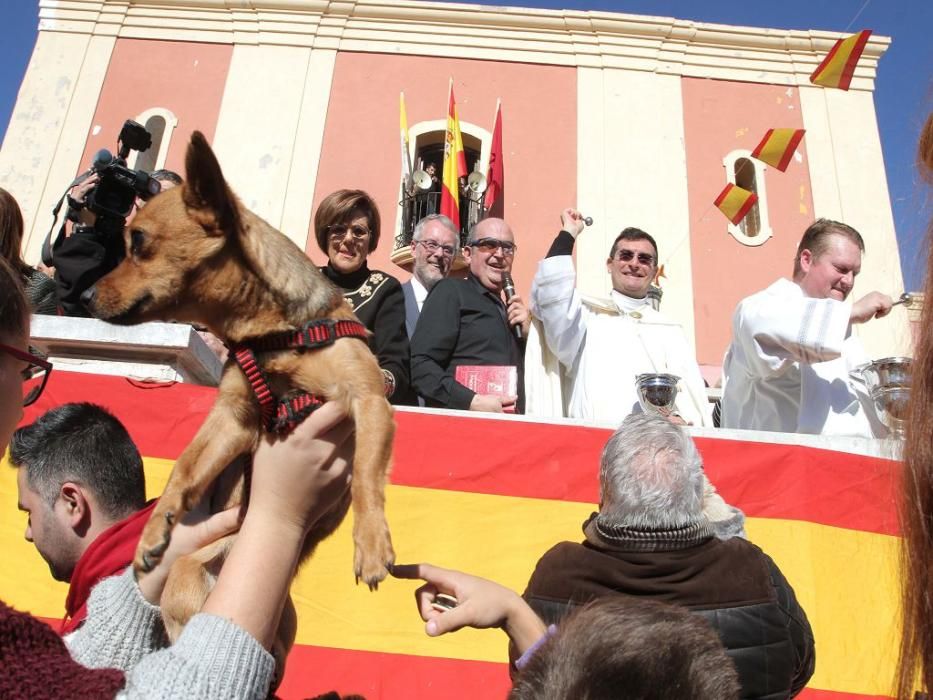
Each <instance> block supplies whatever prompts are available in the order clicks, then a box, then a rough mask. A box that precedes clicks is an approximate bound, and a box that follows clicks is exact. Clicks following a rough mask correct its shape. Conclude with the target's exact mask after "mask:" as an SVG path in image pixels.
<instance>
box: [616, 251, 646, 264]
mask: <svg viewBox="0 0 933 700" xmlns="http://www.w3.org/2000/svg"><path fill="white" fill-rule="evenodd" d="M614 257H615V259H616V260H621V261H622V262H631V261H632V259H633V258H636V257H637V258H638V262H639V263H641V264H642V265H647V266H648V267H652V266H653V265H654V256H653V255H650V254H648V253H636V252H635V251H634V250H628V249H627V248H621V249H620V250H619V252H618V253H616V254H615V256H614Z"/></svg>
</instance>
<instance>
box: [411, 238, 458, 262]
mask: <svg viewBox="0 0 933 700" xmlns="http://www.w3.org/2000/svg"><path fill="white" fill-rule="evenodd" d="M418 243H420V244H421V245H423V246H424V249H425V250H426V251H428V253H430V254H431V255H433V254H434V253H436V252H437V251H439V250H440V251H442V252H443V253H444V255H445V256H447V257H448V258H452V257H453V256H454V253H456V252H457V249H456V248H454V247H453V246H452V245H441V244H440V243H438V242H437V241H432V240H423V241H415V244H416V245H417V244H418Z"/></svg>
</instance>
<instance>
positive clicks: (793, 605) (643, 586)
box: [524, 414, 815, 698]
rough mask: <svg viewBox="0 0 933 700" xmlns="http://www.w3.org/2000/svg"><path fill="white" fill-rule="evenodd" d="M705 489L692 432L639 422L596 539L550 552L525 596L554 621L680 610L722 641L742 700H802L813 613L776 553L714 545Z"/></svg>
mask: <svg viewBox="0 0 933 700" xmlns="http://www.w3.org/2000/svg"><path fill="white" fill-rule="evenodd" d="M705 481H706V479H705V477H704V474H703V463H702V460H701V458H700V455H699V453H698V452H697V449H696V446H695V445H694V444H693V440H692V439H691V438H690V436H689V435H688V434H687V433H686V432H685V431H684V430H683V429H681V428H680V427H678V426H676V425H673V424H672V423H670V422H669V421H667V420H666V419H664V418H660V417H658V416H654V415H650V414H633V415H630V416H629V417H628V418H626V419H625V420H624V421H623V423H622V425H621V427H620V428H619V429H618V430H617V431H616V432H615V433H614V434H613V435H612V437H611V438H609V441H608V442H607V443H606V447H605V448H604V449H603V454H602V459H601V464H600V471H599V483H600V504H599V512H598V513H594V514H593V515H592V516H590V519H589V520H588V521H587V522H586V523H585V525H584V528H583V531H584V534H585V535H586V541H585V542H583V543H576V542H561V543H559V544H557V545H556V546H554V547H552V548H551V549H550V550H549V551H548V552H547V553H545V555H544V556H543V557H542V558H541V560H540V561H539V562H538V565H537V566H536V567H535V570H534V573H532V575H531V580H530V581H529V582H528V587H527V589H526V590H525V594H524V595H525V599H526V600H527V601H528V603H529V605H531V607H532V608H533V609H534V610H535V612H537V613H538V615H539V616H540V617H541V619H542V620H544V621H545V622H546V623H549V624H550V623H556V622H557V621H558V620H560V619H561V618H562V617H563V616H564V615H566V614H567V613H569V612H570V611H571V610H572V609H573V608H574V607H575V606H578V605H583V604H585V603H587V602H588V601H590V600H594V599H596V598H601V597H603V596H608V595H617V594H622V595H631V596H635V597H638V598H649V599H655V600H662V601H664V602H667V603H675V604H678V605H682V606H684V607H686V608H688V609H690V610H693V611H694V612H696V613H697V614H698V615H701V616H703V617H704V618H706V619H707V621H708V622H709V623H710V624H711V625H712V626H713V628H714V629H715V630H716V632H718V634H719V637H720V639H721V640H722V643H723V646H724V647H725V648H726V652H727V654H728V655H729V656H730V658H732V660H733V662H734V663H735V666H736V669H737V670H738V672H739V679H740V681H741V684H742V697H743V698H771V697H788V696H793V695H796V694H797V693H798V692H800V690H801V689H803V687H804V685H806V683H807V681H808V680H809V678H810V676H812V675H813V669H814V663H815V656H814V648H813V633H812V631H811V629H810V624H809V622H808V621H807V616H806V614H805V613H804V611H803V608H802V607H801V606H800V604H799V603H798V602H797V599H796V597H795V595H794V590H793V588H791V586H790V584H789V583H788V582H787V580H786V579H785V578H784V576H783V574H782V573H781V571H780V569H778V567H777V565H776V564H775V563H774V562H773V561H772V560H771V558H770V557H769V556H768V555H767V554H765V553H764V552H762V551H761V550H760V549H759V548H758V547H756V546H755V545H753V544H751V543H750V542H748V541H747V540H745V539H742V538H740V537H733V538H731V539H728V540H721V539H719V538H717V537H716V536H715V534H714V532H713V529H712V527H711V525H710V522H709V520H708V519H707V516H706V514H705V513H704V482H705Z"/></svg>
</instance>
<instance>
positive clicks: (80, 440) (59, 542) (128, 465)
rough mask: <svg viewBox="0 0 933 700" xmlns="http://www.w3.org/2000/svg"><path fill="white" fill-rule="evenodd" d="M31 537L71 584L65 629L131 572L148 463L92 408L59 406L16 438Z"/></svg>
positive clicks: (144, 516) (15, 458) (142, 520)
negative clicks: (103, 584)
mask: <svg viewBox="0 0 933 700" xmlns="http://www.w3.org/2000/svg"><path fill="white" fill-rule="evenodd" d="M10 462H11V463H12V464H13V466H14V467H16V468H18V469H19V472H18V474H17V478H16V480H17V486H18V490H19V509H20V510H22V511H24V512H25V513H26V514H27V517H28V520H27V523H26V532H25V537H26V540H28V541H29V542H32V543H33V544H34V545H35V546H36V549H37V550H38V551H39V554H40V555H41V556H42V558H43V559H45V561H46V563H47V564H48V565H49V570H50V571H51V573H52V578H54V579H55V580H56V581H68V582H70V583H71V586H70V588H69V590H68V597H67V599H66V601H65V609H66V622H65V625H64V627H63V630H62V631H63V632H66V633H67V632H71V631H74V630H75V629H77V627H78V626H80V624H81V623H82V622H83V620H84V617H85V615H86V612H87V611H86V609H85V605H86V603H87V597H88V595H90V592H91V589H92V588H93V587H94V584H96V583H97V582H98V581H99V580H101V579H102V578H106V577H107V576H112V575H113V574H116V573H119V572H120V571H122V570H123V569H125V568H126V567H127V566H129V564H130V563H131V562H132V560H133V554H134V553H135V551H136V543H137V541H138V540H139V536H140V534H141V533H142V529H143V526H144V525H145V524H146V521H147V520H148V519H149V513H150V511H151V510H152V505H151V504H150V505H149V506H146V495H145V491H146V484H145V475H144V473H143V462H142V458H141V457H140V455H139V451H138V450H137V449H136V446H135V445H134V444H133V441H132V439H131V438H130V436H129V433H127V432H126V429H125V428H124V427H123V425H122V424H121V423H120V421H118V420H117V419H116V418H114V417H113V416H112V415H111V414H110V413H108V412H107V411H105V410H104V409H103V408H101V407H99V406H95V405H93V404H89V403H70V404H64V405H62V406H59V407H57V408H53V409H51V410H50V411H48V412H47V413H45V414H44V415H42V416H40V417H39V418H38V419H37V420H36V421H35V422H34V423H32V424H30V425H27V426H24V427H22V428H20V429H19V430H17V431H16V432H15V433H14V434H13V438H12V440H11V442H10Z"/></svg>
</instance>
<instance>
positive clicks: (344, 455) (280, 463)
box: [201, 403, 353, 649]
mask: <svg viewBox="0 0 933 700" xmlns="http://www.w3.org/2000/svg"><path fill="white" fill-rule="evenodd" d="M346 416H347V414H346V411H345V410H344V408H342V407H341V406H339V405H338V404H336V403H327V404H324V406H322V407H321V408H319V409H318V410H317V411H315V412H314V413H312V414H311V415H310V416H309V417H308V418H307V419H306V420H305V421H304V422H302V423H301V425H299V426H298V427H297V428H296V429H295V431H294V432H293V433H291V434H290V435H289V436H288V437H286V438H284V439H282V438H268V437H265V436H264V437H263V438H262V440H261V442H260V445H259V447H258V449H257V450H256V454H255V455H254V457H253V477H252V483H251V486H250V500H249V507H248V508H247V510H246V516H245V517H244V519H243V525H242V527H241V528H240V533H239V535H238V536H237V539H236V542H235V543H234V545H233V548H232V550H231V551H230V555H229V557H228V558H227V561H226V562H225V563H224V566H223V568H222V569H221V571H220V575H219V576H218V578H217V585H216V586H214V589H213V590H212V591H211V593H210V595H209V596H208V598H207V601H206V602H205V603H204V607H203V608H202V609H201V611H202V612H205V613H210V614H213V615H217V616H220V617H224V618H227V619H229V620H231V621H232V622H233V623H234V624H236V625H238V626H239V627H241V628H242V629H244V630H245V631H246V632H248V633H249V634H251V635H252V636H253V637H254V638H255V639H257V640H258V641H259V642H260V643H261V644H262V645H263V646H265V647H266V649H269V648H271V646H272V642H273V640H274V638H275V633H276V630H277V629H278V626H279V619H280V617H281V615H282V608H283V606H284V604H285V599H286V597H287V595H288V589H289V586H290V585H291V581H292V577H293V576H294V573H295V568H296V566H297V565H298V559H299V556H300V554H301V548H302V545H303V543H304V539H305V535H306V534H307V532H308V530H310V529H311V527H312V526H313V525H314V523H315V522H317V521H318V520H319V519H320V518H321V517H322V516H323V515H324V514H325V513H327V512H328V511H329V510H330V509H331V508H333V507H334V506H335V505H336V504H337V503H338V502H339V501H340V499H341V498H342V497H343V495H344V493H345V492H346V490H347V488H348V486H349V483H350V465H351V463H352V459H353V441H352V440H351V439H349V438H350V436H351V435H352V433H353V425H352V423H351V422H350V421H348V420H346ZM258 572H261V575H260V574H259V573H258Z"/></svg>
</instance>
